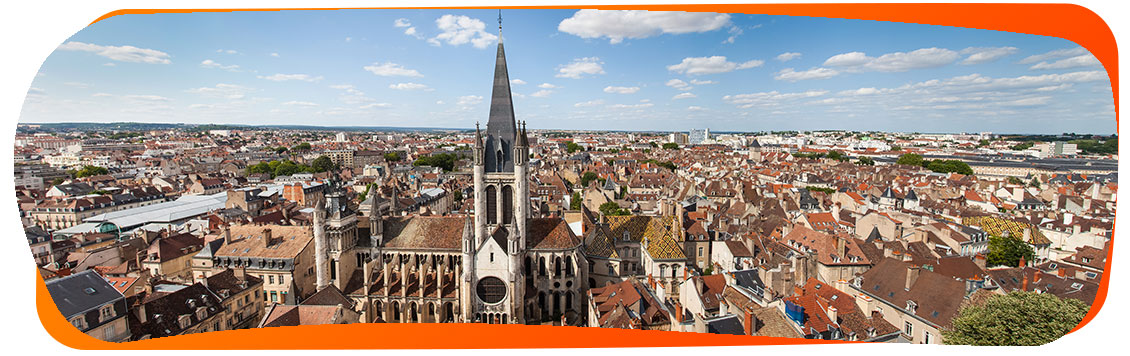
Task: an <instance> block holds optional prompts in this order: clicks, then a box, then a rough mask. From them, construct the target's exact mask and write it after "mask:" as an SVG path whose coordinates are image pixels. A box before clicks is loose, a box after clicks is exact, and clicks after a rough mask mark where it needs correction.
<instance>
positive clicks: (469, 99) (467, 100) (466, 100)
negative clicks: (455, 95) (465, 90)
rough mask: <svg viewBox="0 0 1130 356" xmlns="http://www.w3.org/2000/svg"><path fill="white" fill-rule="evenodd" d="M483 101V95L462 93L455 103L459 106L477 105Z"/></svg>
mask: <svg viewBox="0 0 1130 356" xmlns="http://www.w3.org/2000/svg"><path fill="white" fill-rule="evenodd" d="M482 102H483V97H482V96H479V95H464V96H461V97H459V101H458V102H457V104H459V106H471V105H478V104H480V103H482Z"/></svg>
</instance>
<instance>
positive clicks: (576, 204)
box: [569, 192, 581, 210]
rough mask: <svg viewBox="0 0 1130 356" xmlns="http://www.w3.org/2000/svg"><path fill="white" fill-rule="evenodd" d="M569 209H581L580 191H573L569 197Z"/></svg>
mask: <svg viewBox="0 0 1130 356" xmlns="http://www.w3.org/2000/svg"><path fill="white" fill-rule="evenodd" d="M569 210H581V192H573V197H572V198H571V199H569Z"/></svg>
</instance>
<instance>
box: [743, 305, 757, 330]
mask: <svg viewBox="0 0 1130 356" xmlns="http://www.w3.org/2000/svg"><path fill="white" fill-rule="evenodd" d="M743 321H744V323H742V325H744V326H745V334H746V335H753V333H754V331H756V329H757V325H755V324H757V317H755V316H753V308H745V320H743Z"/></svg>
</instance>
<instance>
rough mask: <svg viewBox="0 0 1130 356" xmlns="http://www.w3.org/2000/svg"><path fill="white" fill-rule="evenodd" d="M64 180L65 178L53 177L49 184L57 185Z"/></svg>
mask: <svg viewBox="0 0 1130 356" xmlns="http://www.w3.org/2000/svg"><path fill="white" fill-rule="evenodd" d="M65 181H66V180H65V179H63V178H55V180H53V181H51V185H59V184H63V182H65Z"/></svg>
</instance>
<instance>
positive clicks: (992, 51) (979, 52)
mask: <svg viewBox="0 0 1130 356" xmlns="http://www.w3.org/2000/svg"><path fill="white" fill-rule="evenodd" d="M1018 51H1019V49H1017V48H1016V47H969V48H966V49H963V50H961V54H967V55H969V56H968V57H965V60H963V61H961V64H981V63H989V62H992V61H995V60H998V59H1001V58H1003V57H1006V56H1010V55H1013V54H1016V52H1018Z"/></svg>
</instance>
